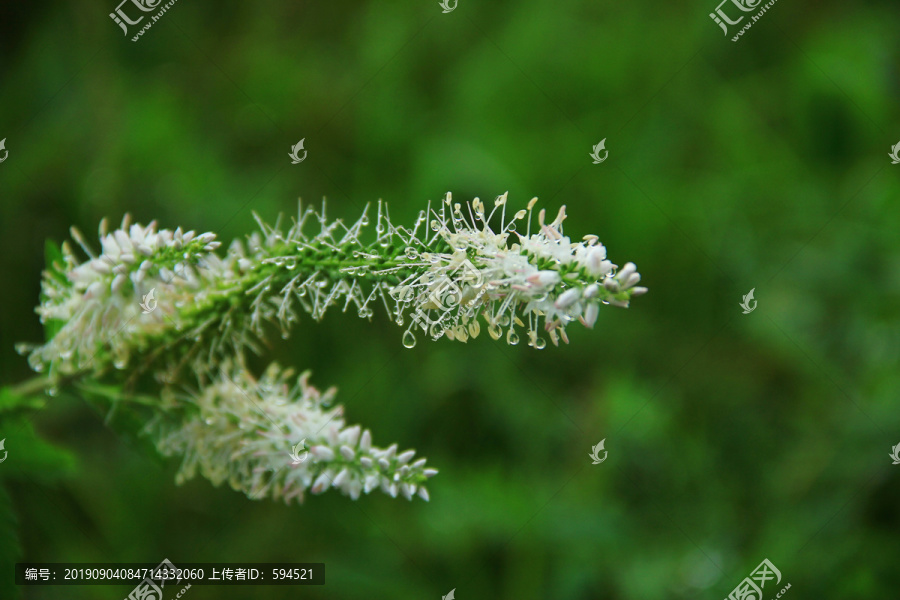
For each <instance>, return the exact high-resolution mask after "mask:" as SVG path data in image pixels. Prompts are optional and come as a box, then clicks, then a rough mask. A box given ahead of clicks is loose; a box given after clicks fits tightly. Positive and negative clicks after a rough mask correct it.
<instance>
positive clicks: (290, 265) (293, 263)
mask: <svg viewBox="0 0 900 600" xmlns="http://www.w3.org/2000/svg"><path fill="white" fill-rule="evenodd" d="M296 268H297V262H296V261H293V260H292V261H291V262H289V263H288V264H287V270H288V271H293V270H294V269H296Z"/></svg>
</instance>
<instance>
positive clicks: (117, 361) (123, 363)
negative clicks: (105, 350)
mask: <svg viewBox="0 0 900 600" xmlns="http://www.w3.org/2000/svg"><path fill="white" fill-rule="evenodd" d="M113 366H114V367H115V368H117V369H124V368H125V367H127V366H128V357H116V358H114V359H113Z"/></svg>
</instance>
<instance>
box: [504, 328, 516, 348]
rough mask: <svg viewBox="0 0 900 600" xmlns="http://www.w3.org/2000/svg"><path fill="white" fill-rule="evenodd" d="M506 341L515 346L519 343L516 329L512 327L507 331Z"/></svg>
mask: <svg viewBox="0 0 900 600" xmlns="http://www.w3.org/2000/svg"><path fill="white" fill-rule="evenodd" d="M506 343H507V344H509V345H510V346H515V345H516V344H518V343H519V334H517V333H516V332H515V330H514V329H510V330H509V331H507V332H506Z"/></svg>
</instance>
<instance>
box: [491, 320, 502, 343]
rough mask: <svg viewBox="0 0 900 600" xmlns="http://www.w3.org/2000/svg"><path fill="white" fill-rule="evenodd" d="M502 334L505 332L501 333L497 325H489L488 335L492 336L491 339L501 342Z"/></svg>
mask: <svg viewBox="0 0 900 600" xmlns="http://www.w3.org/2000/svg"><path fill="white" fill-rule="evenodd" d="M502 333H503V332H502V331H501V329H500V327H498V326H497V325H496V324H495V323H492V324H490V325H488V335H490V336H491V338H493V339H495V340H499V339H500V335H501V334H502Z"/></svg>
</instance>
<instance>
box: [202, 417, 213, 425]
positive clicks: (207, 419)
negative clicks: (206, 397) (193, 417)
mask: <svg viewBox="0 0 900 600" xmlns="http://www.w3.org/2000/svg"><path fill="white" fill-rule="evenodd" d="M203 422H204V423H206V424H207V425H212V424H213V420H212V419H211V418H210V417H207V418H206V419H204V420H203Z"/></svg>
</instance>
